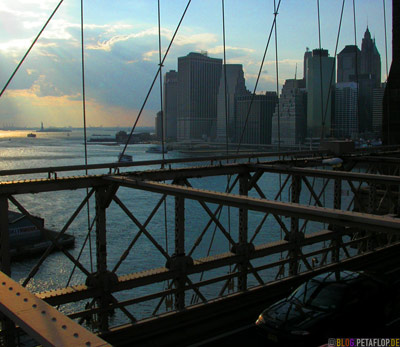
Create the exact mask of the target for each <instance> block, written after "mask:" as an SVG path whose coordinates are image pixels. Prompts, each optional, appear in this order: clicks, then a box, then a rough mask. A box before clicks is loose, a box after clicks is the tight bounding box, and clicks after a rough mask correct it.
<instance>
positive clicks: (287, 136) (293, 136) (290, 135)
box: [271, 79, 307, 145]
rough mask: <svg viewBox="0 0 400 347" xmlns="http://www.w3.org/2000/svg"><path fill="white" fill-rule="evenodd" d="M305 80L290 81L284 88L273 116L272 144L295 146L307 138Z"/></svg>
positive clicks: (286, 82)
mask: <svg viewBox="0 0 400 347" xmlns="http://www.w3.org/2000/svg"><path fill="white" fill-rule="evenodd" d="M303 85H304V81H303V80H295V79H288V80H286V81H285V84H284V85H283V87H282V94H281V96H280V98H279V124H280V127H279V128H280V134H278V105H276V106H275V112H274V114H273V116H272V138H271V143H272V144H278V143H279V140H280V144H281V145H295V144H299V143H302V142H303V141H304V139H305V137H306V127H307V92H306V89H305V88H303Z"/></svg>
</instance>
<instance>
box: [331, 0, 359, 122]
mask: <svg viewBox="0 0 400 347" xmlns="http://www.w3.org/2000/svg"><path fill="white" fill-rule="evenodd" d="M345 2H346V0H343V2H342V10H341V12H340V20H339V28H338V33H337V37H336V46H335V53H334V57H335V59H336V57H337V50H338V46H339V39H340V31H341V28H342V20H343V12H344V4H345ZM356 52H357V50H356ZM356 61H357V58H356ZM334 76H335V64H333V65H332V70H331V78H330V81H329V90H328V97H327V98H326V103H325V113H324V123H325V120H326V116H327V113H328V103H329V98H330V97H331V95H332V86H333V83H332V82H333V79H334Z"/></svg>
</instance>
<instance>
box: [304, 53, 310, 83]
mask: <svg viewBox="0 0 400 347" xmlns="http://www.w3.org/2000/svg"><path fill="white" fill-rule="evenodd" d="M310 57H312V52H311V51H310V49H309V48H308V47H306V51H305V52H304V59H303V80H304V81H305V80H306V72H307V60H308V58H310Z"/></svg>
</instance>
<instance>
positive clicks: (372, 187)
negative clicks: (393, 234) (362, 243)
mask: <svg viewBox="0 0 400 347" xmlns="http://www.w3.org/2000/svg"><path fill="white" fill-rule="evenodd" d="M368 185H369V194H368V211H367V212H368V213H370V214H375V212H376V183H375V182H368ZM374 234H375V233H373V232H371V231H368V232H367V235H368V236H369V237H368V239H367V250H372V249H374V248H375V246H376V241H377V240H376V239H375V237H376V236H377V235H376V234H375V235H374Z"/></svg>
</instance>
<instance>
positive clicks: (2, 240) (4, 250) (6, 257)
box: [0, 196, 15, 347]
mask: <svg viewBox="0 0 400 347" xmlns="http://www.w3.org/2000/svg"><path fill="white" fill-rule="evenodd" d="M0 262H1V263H0V270H1V271H2V272H3V273H5V274H6V275H7V276H11V261H10V237H9V230H8V199H7V197H6V196H0ZM0 324H1V333H2V334H4V335H3V338H1V339H0V344H1V345H2V346H3V345H4V346H7V347H9V346H15V324H14V322H13V321H12V320H11V319H8V318H7V317H6V316H4V315H3V314H0Z"/></svg>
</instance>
